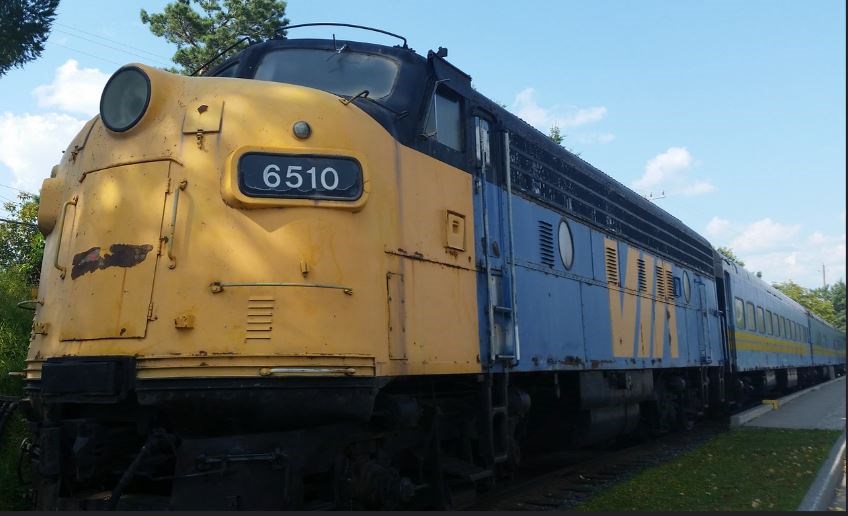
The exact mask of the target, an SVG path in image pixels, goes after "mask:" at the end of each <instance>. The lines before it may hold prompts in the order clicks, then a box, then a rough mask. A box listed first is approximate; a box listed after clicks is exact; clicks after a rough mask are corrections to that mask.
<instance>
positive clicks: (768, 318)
mask: <svg viewBox="0 0 848 516" xmlns="http://www.w3.org/2000/svg"><path fill="white" fill-rule="evenodd" d="M771 319H772V314H771V310H766V333H768V334H769V335H774V333H772V326H771V322H772V320H771Z"/></svg>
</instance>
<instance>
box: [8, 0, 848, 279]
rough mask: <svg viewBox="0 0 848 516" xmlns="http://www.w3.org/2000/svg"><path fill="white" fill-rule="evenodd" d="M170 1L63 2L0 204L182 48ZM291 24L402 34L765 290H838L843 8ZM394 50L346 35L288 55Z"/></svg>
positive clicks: (29, 81) (384, 13)
mask: <svg viewBox="0 0 848 516" xmlns="http://www.w3.org/2000/svg"><path fill="white" fill-rule="evenodd" d="M165 3H166V2H164V1H148V2H139V1H128V0H124V1H121V2H115V1H106V0H62V2H61V4H60V6H59V14H58V16H57V19H56V24H55V26H54V31H53V33H52V34H51V36H50V39H49V41H48V43H47V48H46V51H45V52H44V54H43V55H42V57H41V58H40V59H38V60H37V61H34V62H31V63H29V64H27V65H26V66H25V67H24V68H23V69H16V70H13V71H11V72H9V73H7V74H6V75H5V76H3V77H0V143H2V144H3V145H2V150H0V200H4V199H8V198H12V197H14V195H15V193H16V192H15V190H14V189H12V188H10V187H13V188H19V189H24V190H36V189H38V188H39V186H40V184H41V181H42V179H43V178H44V177H46V176H48V175H49V173H50V168H51V166H52V165H53V164H55V163H56V162H57V161H58V159H59V157H60V152H61V150H62V149H64V148H65V147H66V146H67V143H68V141H70V138H71V137H72V135H73V134H74V133H75V132H76V131H77V130H78V128H79V127H80V126H81V125H82V123H84V121H85V120H87V119H88V118H90V116H92V115H93V114H94V113H95V112H96V109H97V101H98V99H99V92H100V89H101V88H102V85H103V83H104V82H105V79H106V78H107V77H108V75H110V74H111V73H112V72H113V71H114V70H115V69H117V68H118V67H119V66H120V65H121V64H125V63H128V62H133V61H141V62H146V63H149V64H152V65H159V66H164V65H166V64H168V61H169V58H170V56H171V55H172V54H173V51H174V47H173V46H172V45H170V44H168V43H167V42H165V41H164V40H161V39H159V38H157V37H155V36H153V35H152V34H151V33H150V32H149V30H148V29H147V28H146V27H145V26H144V25H142V23H141V21H140V19H139V15H138V13H139V9H140V8H142V7H144V8H146V9H147V10H149V11H159V10H161V8H162V6H164V5H165ZM287 16H288V17H289V18H290V19H291V20H292V23H306V22H316V21H337V22H347V23H354V24H362V25H370V26H374V27H379V28H382V29H384V30H388V31H391V32H396V33H399V34H403V35H404V36H406V37H407V38H408V40H409V43H410V46H411V47H412V48H414V49H415V50H416V51H418V52H419V53H421V54H426V52H427V50H429V49H436V48H437V47H439V46H444V47H447V48H448V49H449V55H448V60H449V61H451V62H452V63H454V64H455V65H457V66H458V67H460V68H461V69H463V70H464V71H466V72H467V73H468V74H470V75H471V76H472V77H473V82H474V86H475V87H476V88H477V89H478V90H479V91H481V92H482V93H484V94H485V95H487V96H489V97H490V98H492V99H494V100H497V101H499V102H501V103H504V104H506V105H507V106H508V108H509V109H510V110H512V111H513V112H514V113H516V114H518V115H519V116H521V117H522V118H524V119H525V120H527V121H528V122H530V123H531V124H533V125H535V126H537V127H538V128H540V129H542V130H544V131H546V132H547V129H548V128H550V126H551V125H554V124H557V125H558V126H559V127H560V128H561V130H562V131H563V132H564V134H565V135H566V140H565V145H566V146H568V147H569V148H571V149H573V150H574V151H576V152H579V153H580V154H581V157H583V158H584V159H586V160H587V161H589V162H590V163H592V164H593V165H595V166H597V167H598V168H600V169H602V170H604V171H605V172H607V173H608V174H610V175H612V176H613V177H615V178H616V179H618V180H619V181H621V182H622V183H624V184H626V185H628V186H630V187H632V188H634V189H635V190H637V191H638V192H640V193H642V194H643V195H648V194H651V193H653V194H654V195H655V196H656V195H659V194H660V193H661V192H665V198H661V199H656V200H655V202H656V203H657V204H658V205H659V206H661V207H663V208H664V209H666V210H667V211H669V212H670V213H671V214H673V215H675V216H676V217H678V218H680V219H681V220H682V221H684V222H685V223H686V224H688V225H689V226H691V227H692V228H693V229H695V230H696V231H698V232H699V233H701V234H703V235H704V236H706V237H707V238H708V239H709V240H710V242H712V243H713V244H714V245H716V246H719V245H729V246H731V247H732V248H733V249H734V250H735V251H736V252H737V254H738V255H739V256H741V257H742V258H743V259H744V260H745V261H746V262H747V264H748V266H749V268H750V269H752V270H760V271H762V272H763V279H765V280H766V281H770V282H777V281H785V280H787V279H792V280H794V281H796V282H798V283H800V284H802V285H804V286H808V287H816V286H820V285H821V281H822V275H821V267H822V264H824V265H825V269H826V272H827V281H828V282H829V283H830V282H832V281H834V280H836V279H837V278H840V277H841V278H844V277H845V186H846V185H845V177H846V159H845V3H844V2H843V1H838V0H832V1H831V0H827V1H825V0H810V1H807V2H799V1H791V2H790V1H775V0H769V1H763V0H745V1H721V0H711V1H709V2H680V1H672V0H666V1H647V0H640V1H639V2H632V1H625V0H617V1H613V0H604V1H598V2H589V1H583V2H576V1H568V2H566V1H550V2H526V3H523V4H521V5H520V6H519V4H518V3H516V2H514V1H512V2H506V1H488V2H485V3H483V2H470V1H469V2H457V1H451V2H447V1H441V0H433V1H430V2H401V1H376V0H360V1H358V2H355V3H350V2H340V1H325V0H292V1H290V2H289V5H288V8H287ZM333 33H335V34H336V37H338V38H349V39H367V40H368V41H373V42H377V43H387V44H394V40H392V39H391V38H388V37H385V36H381V35H377V34H373V33H364V32H361V31H354V30H350V29H338V28H337V29H327V28H324V29H316V28H307V29H298V30H296V31H293V32H292V33H291V34H290V37H330V36H331V34H333Z"/></svg>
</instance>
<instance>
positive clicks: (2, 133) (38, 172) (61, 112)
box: [0, 59, 108, 192]
mask: <svg viewBox="0 0 848 516" xmlns="http://www.w3.org/2000/svg"><path fill="white" fill-rule="evenodd" d="M107 79H108V76H107V75H106V74H104V73H103V72H101V71H100V70H98V69H96V68H80V66H79V63H78V62H77V61H75V60H73V59H68V60H67V61H65V63H64V64H63V65H61V66H60V67H59V68H57V69H56V74H55V76H54V77H53V81H52V82H51V83H50V84H43V85H41V86H38V87H36V88H35V89H34V90H33V91H32V94H33V95H34V96H35V97H36V99H37V101H38V106H39V107H41V108H48V109H50V110H51V111H50V112H46V113H13V112H8V111H7V112H4V113H2V114H0V142H3V152H2V153H0V165H4V166H5V167H7V168H8V169H9V171H10V172H11V174H12V176H13V179H12V181H11V182H12V183H13V186H14V187H15V188H19V189H21V190H26V191H29V192H37V191H38V190H39V188H41V182H42V181H43V180H44V178H46V177H49V176H50V170H51V169H52V168H53V165H55V164H57V163H58V162H59V160H61V158H62V151H63V150H65V149H66V148H67V147H68V144H69V143H70V142H71V140H72V139H73V138H74V136H76V134H77V133H78V132H79V130H80V129H82V127H83V125H85V122H86V119H87V118H89V117H90V116H93V115H95V114H97V111H98V110H99V103H100V93H101V91H102V90H103V86H104V85H105V84H106V80H107ZM78 115H85V116H84V117H82V118H80V117H79V116H78ZM2 171H3V170H2V167H0V172H2Z"/></svg>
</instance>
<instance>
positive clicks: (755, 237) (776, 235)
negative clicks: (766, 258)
mask: <svg viewBox="0 0 848 516" xmlns="http://www.w3.org/2000/svg"><path fill="white" fill-rule="evenodd" d="M800 230H801V226H800V225H798V224H791V225H790V224H780V223H777V222H775V221H773V220H771V219H770V218H768V217H766V218H764V219H762V220H758V221H756V222H753V223H751V224H750V225H748V226H747V227H745V228H744V229H743V230H742V232H741V233H739V234H738V235H737V236H736V237H735V238H734V239H733V240H731V241H730V247H731V248H732V249H733V250H734V251H737V252H740V253H758V252H765V251H772V250H775V249H779V248H781V247H785V246H786V245H787V244H790V243H792V242H794V241H795V240H796V239H795V236H796V235H797V234H798V232H799V231H800Z"/></svg>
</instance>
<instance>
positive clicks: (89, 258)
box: [71, 244, 153, 279]
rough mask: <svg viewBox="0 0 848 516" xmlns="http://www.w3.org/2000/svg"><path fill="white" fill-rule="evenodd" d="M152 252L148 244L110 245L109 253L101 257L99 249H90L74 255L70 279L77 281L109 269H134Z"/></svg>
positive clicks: (151, 247)
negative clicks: (91, 273) (82, 277)
mask: <svg viewBox="0 0 848 516" xmlns="http://www.w3.org/2000/svg"><path fill="white" fill-rule="evenodd" d="M152 250H153V246H152V245H150V244H143V245H133V244H112V245H111V246H109V252H108V253H106V254H105V255H101V250H100V248H99V247H92V248H91V249H89V250H87V251H83V252H81V253H77V254H76V255H74V260H73V268H72V269H71V278H72V279H77V278H78V277H80V276H82V275H83V274H86V273H89V272H94V271H96V270H98V269H108V268H109V267H135V266H136V265H138V264H140V263H141V262H143V261H144V259H145V258H147V254H148V253H149V252H150V251H152Z"/></svg>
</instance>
